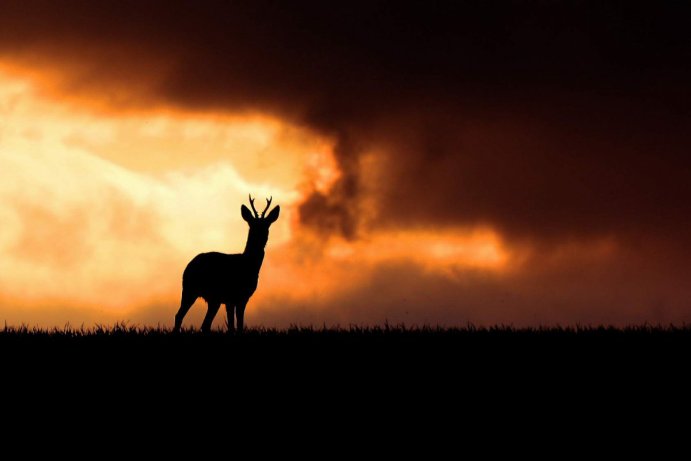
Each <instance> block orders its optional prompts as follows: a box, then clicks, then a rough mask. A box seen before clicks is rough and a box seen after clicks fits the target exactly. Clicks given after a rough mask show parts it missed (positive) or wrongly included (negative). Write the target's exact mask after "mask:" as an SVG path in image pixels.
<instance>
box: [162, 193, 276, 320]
mask: <svg viewBox="0 0 691 461" xmlns="http://www.w3.org/2000/svg"><path fill="white" fill-rule="evenodd" d="M272 198H273V197H271V198H268V199H266V208H264V211H263V212H262V213H261V215H260V214H259V213H257V210H256V209H255V208H254V199H253V198H252V195H251V194H250V196H249V199H250V206H251V207H252V211H250V210H249V209H248V208H247V207H246V206H245V205H244V204H243V205H242V206H241V207H240V213H241V215H242V219H244V220H245V221H246V222H247V224H248V225H249V232H248V234H247V244H246V245H245V251H244V252H242V253H240V254H226V253H219V252H215V251H214V252H209V253H200V254H198V255H197V256H195V257H194V258H193V259H192V260H191V261H190V262H189V264H187V267H186V268H185V271H184V272H183V274H182V299H181V301H180V309H179V310H178V312H177V314H175V327H174V328H173V332H174V333H179V332H180V328H181V327H182V320H183V319H184V318H185V315H186V314H187V312H188V311H189V310H190V308H191V307H192V305H193V304H194V302H195V301H196V300H197V299H198V298H200V297H201V298H203V299H204V300H205V301H206V303H207V311H206V316H205V317H204V321H203V322H202V328H201V331H202V332H203V333H209V332H210V331H211V323H212V322H213V320H214V317H216V314H217V313H218V310H219V309H220V308H221V304H225V306H226V314H227V316H228V320H227V326H228V333H233V332H235V316H237V322H238V326H237V328H238V332H240V333H241V332H242V330H243V327H244V316H245V307H247V302H248V301H249V299H250V297H252V295H253V294H254V292H255V290H256V289H257V283H258V282H259V270H260V269H261V267H262V262H263V261H264V248H265V247H266V243H267V242H268V240H269V227H270V226H271V224H273V223H274V222H276V220H277V219H278V215H279V213H280V212H281V207H280V206H276V207H274V209H273V210H271V212H270V213H269V215H268V216H266V212H267V211H268V210H269V207H270V206H271V200H272ZM252 212H254V214H252Z"/></svg>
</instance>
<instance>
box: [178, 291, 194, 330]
mask: <svg viewBox="0 0 691 461" xmlns="http://www.w3.org/2000/svg"><path fill="white" fill-rule="evenodd" d="M196 300H197V297H196V296H191V295H190V294H189V291H185V290H184V289H183V290H182V299H181V300H180V309H179V310H178V313H177V314H175V327H173V333H179V332H180V328H181V327H182V319H184V318H185V315H187V312H188V311H189V310H190V307H192V304H194V302H195V301H196Z"/></svg>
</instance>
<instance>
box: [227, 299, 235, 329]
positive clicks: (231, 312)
mask: <svg viewBox="0 0 691 461" xmlns="http://www.w3.org/2000/svg"><path fill="white" fill-rule="evenodd" d="M226 323H227V325H228V333H234V332H235V305H234V304H226Z"/></svg>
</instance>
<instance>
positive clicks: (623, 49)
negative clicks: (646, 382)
mask: <svg viewBox="0 0 691 461" xmlns="http://www.w3.org/2000/svg"><path fill="white" fill-rule="evenodd" d="M637 3H638V2H595V1H576V0H574V1H539V0H533V1H530V0H522V1H519V0H514V1H509V0H505V1H467V0H460V1H457V2H432V1H420V2H413V1H405V2H386V1H367V2H360V1H348V2H316V1H296V2H272V1H262V0H259V1H251V2H218V1H194V2H191V1H190V2H183V1H176V2H167V1H166V2H163V1H149V2H128V1H118V2H115V1H94V2H76V1H75V2H71V1H69V2H62V3H61V4H60V6H59V7H57V6H55V2H52V1H33V0H28V1H1V2H0V115H1V118H0V120H1V121H0V172H1V173H0V175H1V176H0V178H1V179H2V180H1V181H0V320H4V321H5V322H7V323H8V324H14V325H16V324H30V325H39V326H49V327H50V326H63V325H65V324H68V323H69V324H70V325H73V326H74V325H81V324H84V325H86V326H91V325H94V324H109V323H113V322H116V321H127V322H130V323H134V324H139V325H159V324H160V325H165V326H169V325H171V324H172V320H173V315H174V313H175V312H176V310H177V307H178V306H179V296H180V288H181V275H182V271H183V270H184V267H185V265H186V263H187V262H188V261H189V260H190V259H192V257H194V256H195V255H196V254H198V253H200V252H205V251H223V252H228V253H234V252H241V251H242V249H243V248H244V245H245V241H246V238H247V225H246V224H245V223H244V221H243V220H242V218H241V216H240V206H241V205H242V204H243V203H244V204H247V203H248V201H247V197H248V194H252V195H253V196H256V197H257V201H258V203H260V202H262V201H263V200H264V198H265V197H273V203H274V204H280V205H281V216H280V218H279V220H278V221H277V222H276V223H275V224H274V225H273V226H272V228H271V236H270V239H269V243H268V246H267V256H266V259H265V261H264V266H263V267H262V270H261V275H260V281H259V288H258V290H257V292H256V293H255V295H254V296H253V297H252V299H251V300H250V303H249V305H248V309H247V314H246V322H247V324H248V325H250V326H253V325H255V326H256V325H263V326H268V327H273V326H276V327H285V326H288V325H291V324H300V325H307V324H313V325H341V326H347V325H350V324H359V325H365V324H369V325H375V324H382V323H384V322H388V323H390V324H399V323H405V324H406V325H443V326H464V325H466V324H468V323H473V324H475V325H493V324H503V325H514V326H549V325H557V324H559V325H587V324H592V325H596V324H614V325H619V326H624V325H631V324H640V323H645V322H648V323H653V324H669V323H674V324H679V325H681V324H684V323H688V322H690V321H691V283H689V274H691V233H690V232H689V229H690V224H691V156H690V155H689V152H690V151H691V92H690V90H689V85H688V82H689V81H691V66H689V65H688V62H691V36H690V35H689V32H688V27H687V24H688V18H689V15H690V14H691V7H689V6H687V5H685V4H684V2H671V1H670V2H665V1H662V2H654V4H653V3H650V2H648V4H647V5H638V4H637ZM204 312H205V306H204V303H203V301H201V300H199V301H198V302H197V304H196V305H195V307H194V308H193V309H192V311H191V312H190V315H189V321H188V323H189V324H190V325H198V324H199V322H200V320H201V318H202V317H203V314H204ZM222 317H223V315H221V314H219V316H218V319H217V321H216V325H219V326H220V325H221V324H222V323H223V318H222Z"/></svg>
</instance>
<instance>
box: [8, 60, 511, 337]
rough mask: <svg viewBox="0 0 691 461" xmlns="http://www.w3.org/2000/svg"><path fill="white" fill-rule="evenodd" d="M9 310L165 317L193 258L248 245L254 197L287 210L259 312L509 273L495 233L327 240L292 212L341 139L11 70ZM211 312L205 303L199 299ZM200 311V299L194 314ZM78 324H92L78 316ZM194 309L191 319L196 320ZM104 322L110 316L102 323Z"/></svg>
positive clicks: (13, 317)
mask: <svg viewBox="0 0 691 461" xmlns="http://www.w3.org/2000/svg"><path fill="white" fill-rule="evenodd" d="M0 107H1V108H2V115H3V121H4V122H3V127H2V137H1V138H0V149H1V150H0V168H2V171H3V178H4V180H3V182H2V184H1V185H0V201H1V204H2V208H1V210H2V213H3V218H2V221H3V226H2V230H1V231H0V245H1V246H0V250H1V251H2V254H3V258H2V262H1V263H0V265H1V267H2V275H3V276H2V280H1V281H0V290H1V293H2V298H1V299H2V314H3V316H4V318H5V319H7V320H8V321H9V322H10V323H31V324H41V325H50V324H51V323H56V322H58V323H60V322H62V323H64V322H68V321H69V322H72V323H73V324H74V323H81V322H82V321H84V319H87V320H88V321H97V320H98V321H103V322H112V321H115V320H122V319H132V318H135V319H136V318H139V317H140V316H141V311H142V310H146V309H147V308H148V307H149V306H151V305H161V306H164V305H165V306H169V311H168V312H163V311H161V312H158V313H157V316H156V317H155V318H150V319H147V320H148V321H154V320H155V321H156V322H161V323H163V324H167V323H169V321H170V319H172V314H173V311H174V310H175V307H176V304H177V302H178V297H179V291H180V277H181V273H182V269H183V268H184V265H185V264H186V262H187V260H189V259H191V257H192V256H194V255H195V254H196V253H198V252H202V251H211V250H215V251H216V250H218V251H225V252H239V251H242V248H243V247H244V243H245V239H246V235H247V227H246V224H245V223H244V221H242V219H241V217H240V213H239V208H240V205H241V204H242V203H245V202H246V197H247V194H248V192H249V193H252V194H253V195H256V196H258V197H262V196H273V197H274V200H275V202H276V203H280V204H281V206H282V210H283V211H282V214H281V219H280V220H279V221H278V222H277V223H276V224H275V225H274V226H273V227H272V229H271V239H270V244H269V247H268V255H269V256H268V257H267V260H266V265H265V267H264V269H263V270H262V283H261V289H260V290H259V292H258V293H257V294H256V295H255V297H254V298H253V300H252V310H253V311H254V312H262V311H266V310H270V304H271V303H274V302H275V301H274V300H275V299H277V298H280V297H286V298H288V299H290V300H291V303H300V302H302V303H305V304H306V305H309V304H310V303H311V302H312V301H313V300H314V299H316V298H318V299H329V298H330V297H333V296H335V295H337V294H342V293H344V292H348V291H350V290H352V289H354V288H355V287H357V286H360V285H362V284H363V283H366V281H367V280H368V279H369V278H371V274H372V272H373V271H375V270H376V268H377V267H378V266H379V265H381V264H387V263H396V262H400V261H408V262H411V263H413V264H416V265H419V266H420V267H421V268H423V269H424V270H425V271H429V272H431V273H435V274H439V275H440V276H443V277H451V278H453V277H454V272H455V271H459V270H465V269H473V270H478V271H488V272H495V271H503V270H507V268H508V266H509V263H510V258H511V256H510V254H509V252H508V250H507V249H506V248H505V247H504V245H503V243H502V241H501V238H500V237H499V236H498V235H497V234H496V232H493V231H492V230H491V229H480V228H478V229H450V230H447V231H445V232H432V231H430V230H429V229H420V230H402V231H391V232H378V233H372V234H368V235H366V236H365V237H364V238H362V239H359V240H358V241H347V240H344V239H340V238H332V239H328V240H323V239H322V238H321V237H319V236H318V235H308V234H309V232H308V231H307V230H302V229H299V228H298V224H297V222H296V219H295V213H296V210H295V206H296V204H297V203H299V202H300V200H301V199H303V198H304V196H305V194H306V193H310V192H312V191H314V190H318V191H321V192H323V193H326V194H328V192H329V189H330V187H331V186H332V185H333V183H334V181H335V180H336V179H337V178H338V176H339V171H338V169H337V165H336V164H335V161H334V159H333V154H332V149H333V141H331V140H329V139H328V138H325V137H323V136H319V135H318V134H316V133H313V132H310V131H309V130H306V129H303V128H300V127H296V126H292V125H290V124H288V123H286V122H283V121H281V120H279V119H276V118H272V117H269V116H262V115H252V116H234V115H232V114H225V113H193V112H183V111H173V110H161V109H158V110H155V111H151V112H147V111H138V112H131V111H127V112H123V113H118V112H115V111H114V112H104V111H100V110H94V109H93V108H90V107H88V105H81V106H80V105H78V104H75V103H74V102H73V101H70V100H69V99H65V100H63V99H61V98H60V97H56V96H55V95H48V94H46V93H45V92H42V91H41V88H40V86H38V85H37V83H36V81H35V80H32V79H30V78H28V77H26V76H22V74H21V72H20V73H17V72H16V71H14V72H8V71H7V70H5V71H3V72H0ZM198 304H200V305H202V301H201V300H200V301H199V303H198ZM202 310H203V308H197V309H195V310H194V311H197V316H196V317H197V320H198V316H199V315H200V314H201V311H202ZM82 317H83V318H82ZM193 317H194V316H193ZM99 319H100V320H99Z"/></svg>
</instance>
